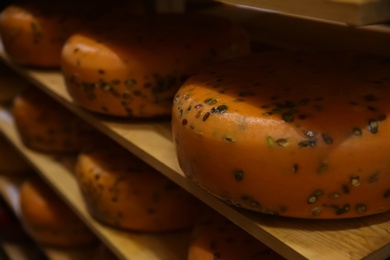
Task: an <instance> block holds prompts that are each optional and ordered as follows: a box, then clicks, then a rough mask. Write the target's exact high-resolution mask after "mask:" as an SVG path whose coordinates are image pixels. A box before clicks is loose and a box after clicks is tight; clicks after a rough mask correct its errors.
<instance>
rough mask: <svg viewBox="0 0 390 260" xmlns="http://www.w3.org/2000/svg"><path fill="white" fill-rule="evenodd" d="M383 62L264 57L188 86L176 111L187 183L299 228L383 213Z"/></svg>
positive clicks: (388, 94) (387, 184) (389, 173)
mask: <svg viewBox="0 0 390 260" xmlns="http://www.w3.org/2000/svg"><path fill="white" fill-rule="evenodd" d="M389 70H390V64H389V63H388V60H384V59H380V58H375V57H366V56H365V57H361V56H359V55H342V54H340V53H336V54H335V53H333V54H332V53H306V54H305V53H284V52H269V53H263V54H258V55H253V56H248V57H246V58H240V59H235V60H232V61H230V62H225V63H221V64H219V65H216V66H211V67H209V68H208V69H205V70H204V71H203V72H201V73H199V74H197V75H196V76H194V77H192V78H190V79H189V80H188V81H187V82H186V83H185V84H184V85H183V87H182V88H181V89H180V90H179V92H178V93H177V95H176V98H175V104H174V107H173V119H172V125H173V132H174V133H173V135H174V139H175V144H176V149H177V156H178V159H179V163H180V166H181V168H182V169H183V171H184V172H185V173H186V175H187V176H188V177H189V178H191V179H193V180H194V181H195V182H196V183H198V184H199V185H200V186H201V187H203V188H204V189H206V190H208V191H209V192H211V193H212V194H215V195H216V196H218V197H220V198H221V199H223V200H225V201H226V202H228V203H230V204H234V205H236V206H238V207H244V208H247V209H250V210H254V211H259V212H263V213H268V214H277V215H282V216H291V217H298V218H317V219H318V218H324V219H325V218H351V217H360V216H366V215H371V214H377V213H381V212H385V211H389V210H390V164H389V163H388V162H389V154H390V148H389V147H390V136H389V133H390V120H389V117H388V115H389V111H390V106H389V102H388V100H389V99H390V80H389V76H388V71H389Z"/></svg>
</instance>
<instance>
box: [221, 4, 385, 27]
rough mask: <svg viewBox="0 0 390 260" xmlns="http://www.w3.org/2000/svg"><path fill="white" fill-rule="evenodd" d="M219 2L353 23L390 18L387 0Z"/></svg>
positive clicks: (376, 22) (362, 24) (358, 23)
mask: <svg viewBox="0 0 390 260" xmlns="http://www.w3.org/2000/svg"><path fill="white" fill-rule="evenodd" d="M218 2H222V3H225V4H233V5H242V6H248V7H252V8H261V9H266V10H270V11H274V12H281V13H286V14H289V15H298V16H307V17H311V18H315V19H324V20H330V21H336V22H341V23H344V24H348V25H351V26H364V25H371V24H378V23H382V22H385V21H388V20H390V5H389V1H388V0H332V1H323V0H296V1H283V0H272V1H270V0H218Z"/></svg>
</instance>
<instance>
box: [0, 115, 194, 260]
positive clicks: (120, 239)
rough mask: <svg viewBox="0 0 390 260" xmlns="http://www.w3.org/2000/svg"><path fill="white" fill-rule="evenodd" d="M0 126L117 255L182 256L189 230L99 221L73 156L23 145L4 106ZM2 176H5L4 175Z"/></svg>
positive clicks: (171, 259) (153, 259) (143, 258)
mask: <svg viewBox="0 0 390 260" xmlns="http://www.w3.org/2000/svg"><path fill="white" fill-rule="evenodd" d="M0 130H1V132H2V133H3V134H4V136H5V137H6V138H8V139H9V140H10V141H11V142H12V143H13V145H14V146H15V147H16V148H17V149H18V150H19V151H20V152H21V153H22V154H23V155H24V157H25V158H26V159H27V160H28V161H29V162H30V163H31V164H32V165H33V167H34V168H35V170H36V171H37V172H38V174H40V176H41V177H42V178H43V179H44V180H45V181H47V182H48V184H49V185H50V186H51V187H52V188H53V189H54V190H55V191H56V192H58V194H59V195H60V196H61V197H62V198H63V199H64V201H65V202H67V204H68V205H69V206H70V207H71V208H72V209H73V210H74V211H75V212H76V213H77V214H78V215H79V217H80V218H81V219H82V220H84V222H85V223H86V224H87V225H88V226H89V227H90V228H91V230H92V231H93V232H95V234H96V235H97V236H98V237H99V238H100V240H101V241H102V242H103V243H105V244H106V245H107V246H108V247H109V248H110V249H111V250H112V251H113V252H114V253H116V254H117V255H118V257H119V258H121V259H137V260H182V259H185V257H186V254H187V248H188V242H189V238H190V232H175V233H171V234H168V233H164V234H141V233H131V232H125V231H119V230H115V229H112V228H109V227H107V226H104V225H102V224H100V223H98V222H97V221H95V220H94V219H93V218H92V217H91V216H90V215H89V213H88V212H87V209H86V207H85V205H84V202H83V199H82V195H81V193H80V191H79V188H78V185H77V182H76V180H75V178H74V176H73V169H74V164H75V157H74V156H50V155H45V154H41V153H37V152H34V151H31V150H29V149H27V148H25V147H24V145H23V144H22V142H21V140H20V138H19V135H18V133H17V132H16V129H15V126H14V124H13V119H12V116H11V115H10V114H9V112H8V111H7V110H5V109H3V110H1V111H0ZM1 180H4V178H2V179H0V181H1ZM0 185H1V182H0ZM2 186H3V187H4V189H3V190H12V189H14V188H15V187H14V186H12V185H10V182H9V181H7V182H6V185H2ZM0 187H1V186H0ZM53 259H57V258H53ZM83 259H88V258H83Z"/></svg>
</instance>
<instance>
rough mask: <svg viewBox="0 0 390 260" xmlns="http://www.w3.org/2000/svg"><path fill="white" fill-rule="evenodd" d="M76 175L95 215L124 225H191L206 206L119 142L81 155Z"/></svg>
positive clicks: (142, 228) (131, 227)
mask: <svg viewBox="0 0 390 260" xmlns="http://www.w3.org/2000/svg"><path fill="white" fill-rule="evenodd" d="M76 178H77V181H78V184H79V187H80V190H81V192H82V195H83V198H84V201H85V203H86V206H87V208H88V210H89V212H90V213H91V215H92V216H93V217H94V218H96V219H97V220H99V221H101V222H103V223H105V224H108V225H110V226H113V227H116V228H120V229H127V230H136V231H144V232H158V231H171V230H180V229H187V228H190V227H191V226H192V225H193V224H194V222H195V220H196V218H197V216H198V215H199V212H200V210H201V209H202V205H201V203H200V202H199V201H198V200H196V199H195V198H194V197H193V196H192V195H190V194H189V193H188V192H186V191H184V190H183V189H181V188H180V187H179V186H177V185H176V184H175V183H173V182H172V181H170V180H169V179H167V178H166V177H164V176H162V175H161V174H160V173H158V172H156V171H155V170H154V169H153V168H151V167H150V166H148V165H146V164H145V163H144V162H142V161H140V160H139V159H138V158H136V157H134V155H132V154H130V153H129V152H127V151H125V150H123V149H121V148H120V147H117V146H116V145H110V146H102V147H96V148H93V149H91V150H89V151H88V152H83V153H81V154H80V155H79V158H78V161H77V165H76Z"/></svg>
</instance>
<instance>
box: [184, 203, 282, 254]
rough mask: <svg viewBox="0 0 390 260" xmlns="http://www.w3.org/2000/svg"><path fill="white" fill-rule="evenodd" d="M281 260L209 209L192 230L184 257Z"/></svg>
mask: <svg viewBox="0 0 390 260" xmlns="http://www.w3.org/2000/svg"><path fill="white" fill-rule="evenodd" d="M215 259H218V260H237V259H251V260H256V259H258V260H282V259H284V258H283V257H282V256H280V255H279V254H277V253H276V252H274V251H273V250H271V249H270V248H269V247H267V246H266V245H264V244H263V243H261V242H260V241H258V240H257V239H255V238H254V237H252V236H251V235H249V234H248V233H246V232H245V231H243V230H242V229H241V228H239V227H238V226H236V225H235V224H233V223H232V222H230V221H229V220H228V219H226V218H225V217H223V216H221V215H220V214H218V213H216V212H212V211H208V212H206V213H204V214H203V215H202V216H201V218H200V219H199V221H198V223H197V224H196V225H195V227H194V230H193V232H192V240H191V243H190V247H189V251H188V258H187V260H215Z"/></svg>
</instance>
